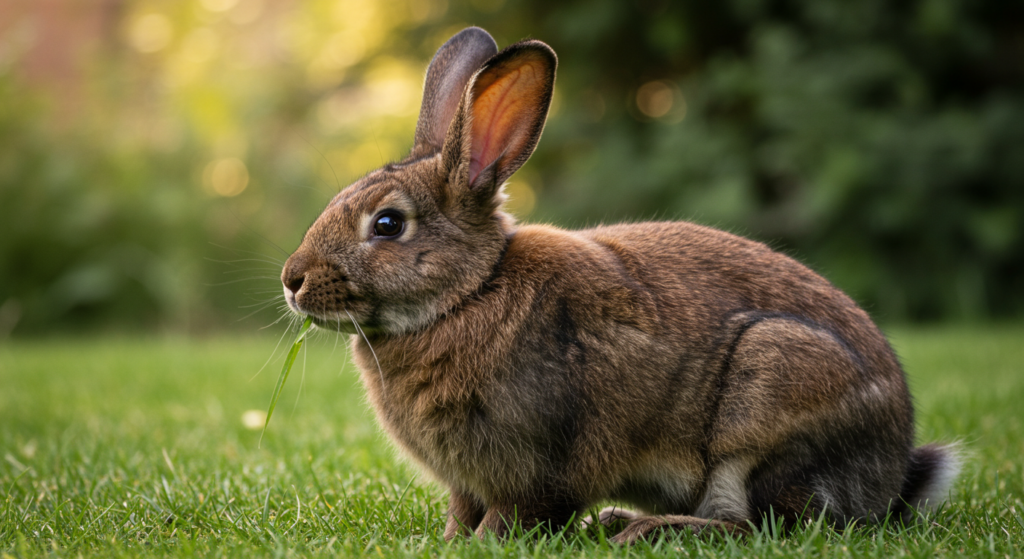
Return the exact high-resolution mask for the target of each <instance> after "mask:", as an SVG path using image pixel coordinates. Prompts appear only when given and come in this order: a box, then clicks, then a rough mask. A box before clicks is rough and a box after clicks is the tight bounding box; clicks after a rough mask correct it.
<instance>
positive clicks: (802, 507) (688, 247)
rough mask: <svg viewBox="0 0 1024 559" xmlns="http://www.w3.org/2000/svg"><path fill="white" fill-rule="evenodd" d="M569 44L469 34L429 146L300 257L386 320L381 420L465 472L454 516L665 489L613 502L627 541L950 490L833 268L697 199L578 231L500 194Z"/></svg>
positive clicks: (312, 305) (351, 321)
mask: <svg viewBox="0 0 1024 559" xmlns="http://www.w3.org/2000/svg"><path fill="white" fill-rule="evenodd" d="M555 65H556V57H555V53H554V52H553V51H552V50H551V48H549V47H548V46H547V45H545V44H544V43H541V42H539V41H523V42H520V43H517V44H514V45H512V46H509V47H508V48H506V49H504V50H502V51H501V52H497V47H496V46H495V43H494V40H493V39H492V38H491V37H490V35H488V34H487V32H485V31H483V30H482V29H479V28H475V27H471V28H468V29H466V30H464V31H462V32H460V33H459V34H457V35H455V36H454V37H452V38H451V39H450V40H449V41H448V42H447V43H445V44H444V45H443V46H442V47H441V48H440V50H438V52H437V55H436V56H435V57H434V59H433V61H432V62H431V63H430V67H429V69H428V70H427V77H426V84H425V88H424V94H423V106H422V109H421V113H420V116H419V122H418V123H417V126H416V136H415V145H414V146H413V148H412V152H411V153H410V154H409V156H408V157H407V158H405V159H404V160H403V161H401V162H398V163H393V164H389V165H386V166H384V167H383V168H381V169H378V170H376V171H373V172H371V173H369V174H368V175H366V176H365V177H363V178H362V179H360V180H359V181H357V182H356V183H355V184H353V185H351V186H349V187H348V188H346V189H345V190H344V191H342V192H341V193H340V194H338V195H337V196H336V197H335V198H334V199H333V200H332V201H331V203H330V204H329V205H328V206H327V208H326V209H325V210H324V212H323V214H322V215H321V216H320V217H319V218H318V219H317V220H316V222H315V223H314V224H313V225H312V226H311V227H310V228H309V230H308V231H307V232H306V235H305V237H304V239H303V241H302V244H301V245H300V246H299V248H298V250H296V251H295V253H294V254H293V255H292V256H291V258H289V259H288V262H287V264H286V265H285V267H284V271H283V273H282V276H281V279H282V282H283V283H284V286H285V289H284V291H285V297H286V299H287V301H288V304H289V305H290V306H291V308H292V309H293V310H294V311H295V312H297V313H302V314H308V315H312V316H313V317H314V320H315V323H316V325H317V326H318V327H321V328H330V329H336V330H341V331H348V332H353V333H356V332H358V333H360V334H362V337H358V336H357V337H355V338H354V341H353V343H354V345H355V348H356V351H355V355H356V361H357V363H358V365H359V368H360V369H361V371H362V378H363V382H364V383H365V384H366V388H367V390H368V391H369V397H370V401H371V402H372V404H373V406H374V408H375V409H376V412H377V415H378V417H379V419H380V422H381V424H382V425H383V426H384V428H385V429H386V430H387V431H388V433H389V434H390V435H391V436H392V438H394V440H395V441H396V442H397V443H398V445H399V446H400V447H401V448H402V449H403V450H404V451H405V452H407V453H408V454H409V455H410V456H411V457H413V458H414V459H415V460H416V461H417V462H419V463H420V464H422V465H423V466H424V467H425V468H426V469H427V470H428V471H429V472H431V473H432V474H433V475H434V476H435V477H436V478H437V479H438V480H439V481H440V482H441V483H443V484H445V485H446V486H447V487H448V488H449V489H450V490H451V501H450V505H449V510H448V525H447V528H446V530H445V538H446V539H450V538H452V537H455V536H456V535H458V534H467V535H468V534H471V533H472V532H473V531H474V530H475V531H476V533H477V534H481V535H482V534H484V533H485V532H488V531H490V532H495V533H496V534H499V535H505V534H507V533H508V531H509V529H510V527H511V526H512V525H513V523H514V522H518V523H520V524H521V525H522V526H523V527H524V528H529V527H531V526H535V525H537V524H538V523H547V524H549V525H550V526H552V527H556V528H557V527H559V526H564V525H565V524H566V523H567V522H569V521H570V519H572V518H573V517H574V515H578V514H580V513H581V512H582V511H584V510H585V509H587V508H588V507H590V506H593V505H595V504H597V503H600V502H602V501H606V500H613V501H621V502H625V503H629V504H632V505H634V506H635V507H637V508H638V509H639V510H641V511H643V515H640V514H637V513H632V512H628V511H621V510H618V511H606V512H605V513H603V514H602V515H601V518H600V520H601V521H602V522H606V523H611V522H613V521H625V523H626V524H627V525H626V527H625V529H624V530H622V531H621V532H620V533H619V534H618V535H617V536H616V538H615V539H616V541H622V542H628V541H633V540H635V539H636V538H638V537H645V536H648V535H649V534H652V533H654V532H657V531H660V530H663V529H666V528H671V529H678V530H689V531H694V532H696V531H699V530H701V529H702V528H704V527H706V526H713V527H717V528H721V529H724V530H729V531H733V530H736V531H740V532H742V531H743V530H745V529H747V528H748V527H749V526H750V525H754V526H757V525H759V524H760V523H761V522H762V521H763V519H764V518H765V516H766V515H768V514H769V511H771V513H772V514H774V515H775V517H776V518H779V517H781V518H783V519H785V521H786V522H787V523H790V524H792V523H793V522H795V521H797V520H798V519H799V518H800V517H801V516H802V515H804V517H810V516H812V515H817V514H820V513H824V514H827V515H828V517H829V518H830V519H831V520H832V522H835V523H836V524H837V525H839V526H842V525H845V524H846V523H848V522H850V521H852V520H855V519H866V520H873V519H879V518H883V517H885V516H886V515H887V514H890V513H891V514H893V515H895V516H897V517H903V518H907V517H909V516H910V515H912V510H911V507H917V506H920V505H923V504H926V503H931V504H933V505H934V504H935V503H936V502H937V501H939V500H940V499H941V498H942V496H943V495H944V494H945V491H946V489H947V487H948V484H949V482H950V481H951V480H952V478H953V476H955V474H956V470H957V459H956V456H955V453H953V452H952V450H951V449H950V448H949V447H942V446H935V445H931V446H924V447H919V448H914V447H913V442H914V418H913V409H912V407H911V401H910V396H909V395H908V392H907V385H906V382H905V380H904V375H903V372H902V370H901V369H900V364H899V362H898V361H897V359H896V356H895V355H894V354H893V351H892V349H890V347H889V345H888V343H887V342H886V340H885V338H884V337H883V336H882V334H881V333H880V332H879V330H878V328H876V327H875V325H874V324H873V323H872V321H871V319H870V318H869V317H868V315H867V314H866V313H865V312H864V311H863V310H861V309H860V308H858V307H857V305H856V304H855V303H854V302H853V301H852V300H850V298H849V297H847V296H846V295H844V294H843V293H841V292H840V291H839V290H837V289H836V288H835V287H833V286H832V285H831V284H829V282H828V281H826V280H824V279H822V278H821V277H820V276H818V275H817V274H815V273H814V272H812V271H810V270H808V269H807V268H805V267H804V266H802V265H801V264H799V263H797V262H795V261H794V260H793V259H791V258H789V257H787V256H784V255H782V254H779V253H776V252H773V251H771V250H770V249H768V248H767V247H766V246H765V245H763V244H760V243H757V242H753V241H749V240H746V239H743V238H740V237H737V236H734V235H731V234H729V233H724V232H722V231H718V230H715V229H711V228H708V227H702V226H699V225H694V224H692V223H684V222H657V223H637V224H627V225H613V226H607V227H597V228H594V229H587V230H584V231H564V230H561V229H557V228H555V227H548V226H541V225H523V226H517V225H516V224H515V222H514V220H513V219H512V217H510V216H509V215H508V214H506V213H504V212H502V211H501V206H502V202H503V200H504V195H503V194H502V191H501V187H502V183H503V182H504V181H505V180H506V179H508V178H509V176H510V175H512V173H513V172H515V171H516V169H518V168H519V167H520V166H521V165H522V164H523V163H524V162H525V161H526V159H527V158H528V157H529V156H530V154H531V153H532V152H533V149H534V147H535V146H536V144H537V141H538V139H539V138H540V135H541V130H542V129H543V127H544V121H545V118H546V115H547V111H548V105H549V103H550V101H551V94H552V89H553V87H554V79H555ZM620 523H622V522H620Z"/></svg>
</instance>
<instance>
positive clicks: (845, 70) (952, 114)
mask: <svg viewBox="0 0 1024 559" xmlns="http://www.w3.org/2000/svg"><path fill="white" fill-rule="evenodd" d="M5 5H6V7H0V339H3V338H5V337H7V336H11V335H13V336H33V335H46V334H54V333H66V332H90V333H91V332H97V331H130V332H138V331H143V332H189V333H204V332H211V331H219V330H223V329H241V330H248V331H252V330H255V329H257V328H259V327H261V326H263V325H266V324H269V323H271V322H273V321H274V320H275V319H276V318H277V317H278V316H280V313H281V311H280V309H279V305H280V286H279V282H278V281H277V280H276V277H277V275H278V273H279V269H280V262H282V261H283V259H284V258H285V257H286V254H287V252H289V251H290V250H292V249H293V248H294V247H295V246H296V245H297V243H298V241H299V239H300V238H301V235H302V233H303V231H304V230H305V227H306V226H308V225H309V223H310V222H311V221H312V220H313V219H315V217H316V215H317V214H318V213H319V210H320V209H321V208H322V207H323V205H324V204H325V203H326V201H327V200H328V199H329V198H330V197H331V196H332V195H333V194H334V193H336V192H337V191H338V189H339V188H341V187H343V186H344V185H345V184H347V183H348V182H350V181H351V180H352V179H354V178H355V177H357V176H359V175H361V174H362V173H365V172H366V171H368V170H370V169H372V168H374V167H377V166H379V165H380V164H381V163H382V162H383V161H385V160H389V159H398V158H400V157H401V156H402V155H403V154H404V153H405V152H406V151H407V150H408V149H409V147H410V144H411V138H412V132H413V127H414V124H415V115H416V110H417V108H418V103H419V91H418V90H419V87H420V86H421V83H422V75H423V71H424V70H425V67H426V64H427V62H428V61H429V58H430V56H431V55H432V53H433V51H434V50H435V49H436V48H437V47H438V46H439V45H440V44H441V43H442V42H443V41H444V40H445V39H446V38H447V37H448V36H450V35H451V34H452V33H454V32H456V31H458V30H459V29H461V28H462V27H464V26H466V25H471V24H473V25H480V26H482V27H485V28H486V29H488V30H489V31H490V32H491V33H492V34H493V35H494V36H495V38H496V39H497V41H498V43H499V46H505V45H507V44H509V43H511V42H514V41H516V40H519V39H522V38H526V37H533V38H537V39H541V40H543V41H545V42H547V43H548V44H550V45H551V46H552V47H553V48H554V49H555V50H556V52H557V53H558V55H559V60H560V66H559V70H558V81H557V87H556V99H555V103H554V107H553V111H552V115H551V117H550V119H549V122H548V127H547V128H546V130H545V133H544V137H543V139H542V140H541V143H540V145H539V147H538V149H537V152H536V153H535V155H534V157H533V159H532V160H531V161H530V163H528V164H527V166H526V167H525V168H524V169H523V170H522V171H520V173H518V174H517V175H516V176H515V177H513V178H512V179H511V181H510V184H509V186H508V191H509V193H510V195H511V197H512V200H511V205H510V209H511V210H512V211H513V212H515V213H516V214H517V215H518V216H519V217H520V218H521V219H523V220H525V221H546V222H553V223H556V224H559V225H563V226H566V227H584V226H587V225H588V224H596V223H600V222H614V221H620V220H629V221H636V220H645V219H689V220H693V221H697V222H699V223H704V224H708V225H712V226H716V227H720V228H723V229H726V230H729V231H733V232H736V233H739V234H742V235H746V236H749V237H753V238H755V239H759V240H762V241H764V242H767V243H769V244H770V245H771V246H773V247H775V248H777V249H779V250H782V251H784V252H786V253H788V254H790V255H793V256H794V257H796V258H798V259H799V260H801V261H803V262H805V263H807V264H808V265H810V266H811V267H812V268H814V269H815V270H817V271H819V272H821V273H822V274H823V275H825V276H826V277H827V278H829V279H830V280H832V281H833V282H834V283H835V284H836V285H837V286H839V287H840V288H842V289H844V290H846V291H847V292H848V293H850V295H852V296H853V297H854V298H855V299H856V300H857V301H858V302H860V303H861V304H862V305H864V306H865V308H867V310H868V311H869V312H870V313H871V314H872V315H873V316H874V317H875V318H876V319H878V320H879V321H881V322H883V323H894V322H927V321H981V320H1004V319H1019V318H1020V317H1021V316H1022V314H1024V3H1021V2H1011V1H993V0H920V1H894V0H889V1H881V0H858V1H857V2H849V1H835V0H789V1H767V0H766V1H762V0H726V1H721V2H707V1H697V0H684V1H671V2H670V1H667V0H666V1H658V0H642V1H641V0H585V1H558V2H552V1H550V0H546V1H542V0H529V1H526V2H513V1H512V0H506V1H504V2H503V1H502V0H474V1H473V2H457V1H455V0H450V1H448V2H445V1H443V0H433V1H426V2H424V1H401V0H384V1H381V2H372V3H371V2H361V1H354V0H353V1H315V0H311V1H294V2H271V1H269V0H266V1H261V0H196V1H191V0H190V1H187V2H179V1H175V2H170V1H165V2H159V1H149V2H145V1H117V0H95V1H92V2H72V3H62V2H59V1H57V0H46V1H40V2H33V1H31V0H14V1H13V2H12V3H5ZM264 306H266V308H262V307H264ZM261 308H262V310H261ZM253 312H255V314H254V315H253V316H251V317H249V318H244V317H246V315H249V314H250V313H253Z"/></svg>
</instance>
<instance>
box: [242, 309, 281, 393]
mask: <svg viewBox="0 0 1024 559" xmlns="http://www.w3.org/2000/svg"><path fill="white" fill-rule="evenodd" d="M277 320H281V319H280V318H279V319H277ZM274 324H276V322H275V323H274ZM264 328H266V327H265V326H264ZM262 329H263V328H260V330H262ZM287 335H288V330H287V329H285V331H284V332H282V333H281V337H280V338H278V339H277V345H275V346H274V351H273V352H271V354H270V357H267V360H266V362H264V363H263V366H262V367H260V370H258V371H256V374H255V375H253V376H252V378H250V379H249V382H252V381H253V380H255V379H256V377H258V376H260V373H262V372H263V369H266V368H267V365H268V364H269V363H270V362H271V361H272V360H273V359H274V356H275V355H277V348H279V347H281V340H283V339H284V337H285V336H287Z"/></svg>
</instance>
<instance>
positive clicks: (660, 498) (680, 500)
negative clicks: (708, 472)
mask: <svg viewBox="0 0 1024 559" xmlns="http://www.w3.org/2000/svg"><path fill="white" fill-rule="evenodd" d="M703 485H704V467H703V465H702V464H701V463H700V462H699V461H680V460H679V457H675V459H673V460H670V461H649V462H646V463H644V464H643V465H641V466H640V467H639V468H636V469H634V470H633V471H632V472H630V473H629V474H628V475H627V476H625V477H624V479H623V480H622V482H621V483H620V484H619V485H618V486H617V487H615V488H614V489H613V490H612V491H611V494H610V495H608V497H609V498H611V499H612V500H616V501H623V502H626V503H629V504H631V505H633V506H635V507H637V508H639V509H640V510H642V511H644V512H646V513H648V514H692V513H693V511H694V509H695V508H696V507H697V502H698V499H699V497H700V491H701V488H702V487H703Z"/></svg>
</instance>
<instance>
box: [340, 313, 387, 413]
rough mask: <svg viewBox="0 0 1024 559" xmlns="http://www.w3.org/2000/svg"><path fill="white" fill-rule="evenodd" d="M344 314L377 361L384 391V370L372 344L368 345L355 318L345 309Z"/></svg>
mask: <svg viewBox="0 0 1024 559" xmlns="http://www.w3.org/2000/svg"><path fill="white" fill-rule="evenodd" d="M345 314H347V315H348V319H349V320H351V321H352V326H355V327H356V331H357V332H359V335H360V336H362V337H363V341H364V342H366V347H368V348H370V354H371V355H373V361H374V362H375V363H377V372H378V373H380V391H381V394H383V393H384V370H383V369H381V368H380V361H379V360H378V359H377V352H376V351H373V346H372V345H370V340H369V339H367V338H366V334H364V333H363V329H362V328H360V327H359V323H358V322H356V319H354V318H352V313H350V312H348V309H345Z"/></svg>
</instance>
